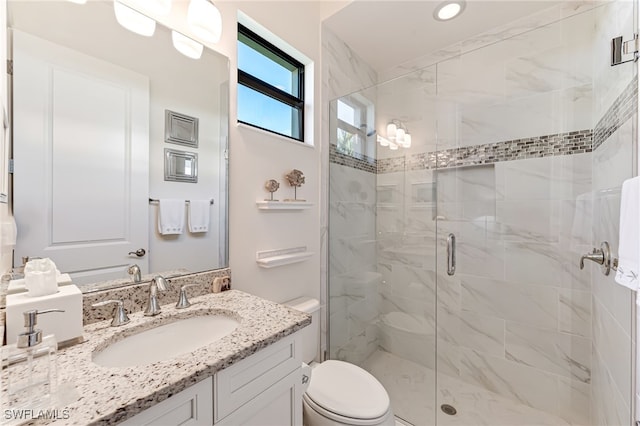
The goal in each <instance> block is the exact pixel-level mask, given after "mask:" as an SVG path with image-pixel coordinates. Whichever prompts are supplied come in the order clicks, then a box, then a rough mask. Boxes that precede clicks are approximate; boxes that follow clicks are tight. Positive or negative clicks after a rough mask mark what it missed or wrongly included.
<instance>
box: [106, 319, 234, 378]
mask: <svg viewBox="0 0 640 426" xmlns="http://www.w3.org/2000/svg"><path fill="white" fill-rule="evenodd" d="M239 324H240V322H239V321H238V320H236V319H235V318H232V317H230V316H227V315H203V316H197V317H191V318H185V319H181V320H178V321H175V322H171V323H169V324H164V325H159V326H157V327H155V328H151V329H149V330H145V331H142V332H140V333H137V334H133V335H131V336H128V337H125V338H124V339H122V340H119V341H117V342H114V343H112V344H110V345H109V346H107V347H106V348H104V349H102V350H100V351H97V352H95V353H94V354H93V362H94V363H96V364H99V365H102V366H104V367H132V366H136V365H147V364H151V363H154V362H158V361H164V360H167V359H170V358H173V357H175V356H177V355H180V354H184V353H188V352H192V351H194V350H196V349H198V348H201V347H203V346H206V345H208V344H210V343H213V342H215V341H216V340H220V339H222V338H223V337H224V336H226V335H228V334H229V333H231V332H232V331H233V330H235V329H236V328H237V327H238V325H239Z"/></svg>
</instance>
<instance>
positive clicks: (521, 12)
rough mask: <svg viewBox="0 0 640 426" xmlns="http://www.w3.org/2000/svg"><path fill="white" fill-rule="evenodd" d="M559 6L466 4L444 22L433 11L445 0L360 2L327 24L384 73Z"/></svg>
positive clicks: (537, 1)
mask: <svg viewBox="0 0 640 426" xmlns="http://www.w3.org/2000/svg"><path fill="white" fill-rule="evenodd" d="M560 2H561V1H559V0H556V1H549V0H528V1H515V0H513V1H509V0H502V1H484V0H467V6H466V9H465V10H464V12H463V13H462V14H461V15H460V16H458V17H457V18H455V19H452V20H451V21H446V22H441V21H436V20H435V19H434V18H433V11H434V9H435V8H436V6H438V5H439V4H440V3H442V0H438V1H428V0H421V1H372V0H356V1H353V2H351V3H350V4H348V5H347V6H345V7H344V8H342V9H341V10H339V11H338V12H337V13H335V14H334V15H332V16H330V17H329V18H327V19H326V20H325V21H324V23H325V25H326V26H327V27H328V28H329V29H330V30H331V31H332V32H334V33H335V34H336V35H337V36H338V37H340V38H341V39H342V40H343V41H344V42H346V43H347V44H348V45H349V46H350V47H351V48H352V49H353V50H354V51H355V52H356V53H357V54H358V55H359V56H360V57H361V58H362V59H363V60H364V61H365V62H367V63H368V64H369V65H371V66H372V67H373V68H374V69H375V70H376V71H377V72H381V71H384V70H387V69H389V68H391V67H393V66H396V65H399V64H402V63H404V62H406V61H409V60H412V59H416V58H419V57H421V56H424V55H427V54H429V53H433V52H435V51H437V50H439V49H441V48H444V47H447V46H451V45H452V44H454V43H456V42H459V41H462V40H465V39H468V38H470V37H473V36H474V35H477V34H480V33H483V32H485V31H488V30H490V29H492V28H496V27H499V26H502V25H504V24H507V23H509V22H512V21H515V20H517V19H520V18H523V17H525V16H528V15H531V14H533V13H536V12H539V11H541V10H543V9H546V8H549V7H552V6H555V5H557V4H558V3H560Z"/></svg>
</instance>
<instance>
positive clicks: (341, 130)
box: [335, 95, 375, 157]
mask: <svg viewBox="0 0 640 426" xmlns="http://www.w3.org/2000/svg"><path fill="white" fill-rule="evenodd" d="M335 108H336V110H335V116H336V118H337V120H336V124H335V132H336V133H335V136H336V149H337V150H338V152H340V153H342V154H346V155H350V156H356V157H361V156H362V155H367V156H369V157H374V156H375V152H371V151H372V147H373V149H374V150H375V144H374V145H371V143H370V139H371V135H373V134H374V133H375V132H373V131H372V130H367V128H368V126H367V123H368V122H373V119H372V117H373V105H372V104H370V103H369V102H368V101H367V100H366V99H360V98H358V97H357V96H356V95H352V96H348V97H343V98H340V99H338V100H337V101H336V104H335Z"/></svg>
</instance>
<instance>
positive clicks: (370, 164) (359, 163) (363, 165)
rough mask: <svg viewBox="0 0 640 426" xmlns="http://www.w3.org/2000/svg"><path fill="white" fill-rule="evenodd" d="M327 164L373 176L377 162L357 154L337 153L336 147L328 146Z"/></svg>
mask: <svg viewBox="0 0 640 426" xmlns="http://www.w3.org/2000/svg"><path fill="white" fill-rule="evenodd" d="M329 162H330V163H333V164H340V165H342V166H347V167H351V168H352V169H358V170H362V171H365V172H369V173H374V174H375V173H377V170H378V167H377V165H376V163H377V160H376V159H375V158H371V157H369V156H367V155H364V154H357V153H356V154H353V155H346V154H343V153H341V152H338V147H337V146H336V145H334V144H329Z"/></svg>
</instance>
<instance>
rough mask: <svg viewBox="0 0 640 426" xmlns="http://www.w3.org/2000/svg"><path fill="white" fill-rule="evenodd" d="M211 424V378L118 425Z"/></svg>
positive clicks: (193, 425)
mask: <svg viewBox="0 0 640 426" xmlns="http://www.w3.org/2000/svg"><path fill="white" fill-rule="evenodd" d="M212 424H213V377H209V378H207V379H204V380H202V381H201V382H198V383H196V384H195V385H193V386H191V387H189V388H187V389H185V390H183V391H182V392H180V393H177V394H175V395H173V396H171V397H169V398H167V399H165V400H164V401H162V402H160V403H159V404H156V405H154V406H153V407H151V408H149V409H147V410H144V411H143V412H142V413H140V414H137V415H136V416H134V417H132V418H130V419H128V420H125V421H124V422H122V423H120V425H122V426H147V425H184V426H205V425H206V426H210V425H212Z"/></svg>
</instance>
